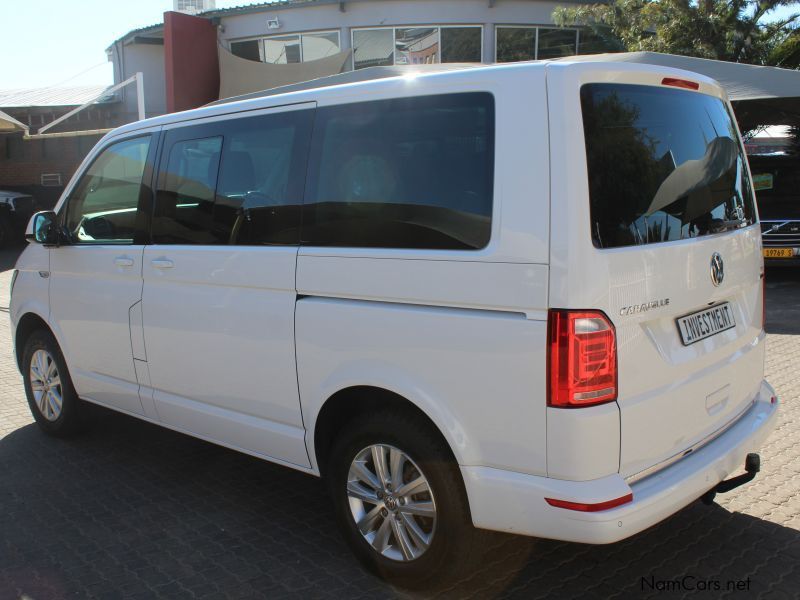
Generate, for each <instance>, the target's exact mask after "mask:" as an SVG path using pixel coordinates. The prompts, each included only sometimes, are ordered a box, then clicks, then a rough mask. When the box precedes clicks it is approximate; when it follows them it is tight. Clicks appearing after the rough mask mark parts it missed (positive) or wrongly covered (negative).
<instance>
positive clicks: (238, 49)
mask: <svg viewBox="0 0 800 600" xmlns="http://www.w3.org/2000/svg"><path fill="white" fill-rule="evenodd" d="M231 52H232V53H233V54H235V55H236V56H239V57H241V58H246V59H247V60H259V61H260V60H261V42H260V41H259V40H247V41H245V42H231Z"/></svg>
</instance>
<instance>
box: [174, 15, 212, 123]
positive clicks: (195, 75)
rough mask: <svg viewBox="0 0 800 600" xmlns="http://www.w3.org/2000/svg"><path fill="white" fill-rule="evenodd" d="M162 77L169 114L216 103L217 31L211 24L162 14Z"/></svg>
mask: <svg viewBox="0 0 800 600" xmlns="http://www.w3.org/2000/svg"><path fill="white" fill-rule="evenodd" d="M164 75H165V77H166V80H167V81H166V84H167V86H166V87H167V110H168V111H169V112H176V111H179V110H188V109H190V108H197V107H198V106H202V105H203V104H206V103H208V102H212V101H214V100H218V99H219V56H218V55H217V28H216V27H215V26H214V25H212V24H211V21H209V20H208V19H204V18H202V17H193V16H191V15H185V14H183V13H178V12H172V11H170V12H165V13H164Z"/></svg>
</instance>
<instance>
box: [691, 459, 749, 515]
mask: <svg viewBox="0 0 800 600" xmlns="http://www.w3.org/2000/svg"><path fill="white" fill-rule="evenodd" d="M744 470H745V471H746V473H743V474H741V475H737V476H736V477H731V478H730V479H726V480H725V481H720V482H719V483H718V484H717V485H716V487H714V488H712V489H710V490H708V491H707V492H706V493H705V494H703V495H702V496H701V497H700V500H702V501H703V504H712V503H713V502H714V497H715V496H716V495H717V494H724V493H725V492H730V491H731V490H732V489H734V488H737V487H739V486H740V485H744V484H745V483H747V482H749V481H753V479H755V476H756V473H758V472H759V471H760V470H761V457H760V456H759V455H758V454H755V453H751V454H748V455H747V458H745V459H744Z"/></svg>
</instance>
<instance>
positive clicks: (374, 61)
mask: <svg viewBox="0 0 800 600" xmlns="http://www.w3.org/2000/svg"><path fill="white" fill-rule="evenodd" d="M393 64H394V30H393V29H361V30H359V31H354V32H353V66H354V68H356V69H364V68H366V67H386V66H391V65H393Z"/></svg>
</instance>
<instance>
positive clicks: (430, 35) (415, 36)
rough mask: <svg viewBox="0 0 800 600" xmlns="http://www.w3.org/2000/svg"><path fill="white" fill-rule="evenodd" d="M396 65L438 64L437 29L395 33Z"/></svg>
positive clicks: (419, 29) (418, 29)
mask: <svg viewBox="0 0 800 600" xmlns="http://www.w3.org/2000/svg"><path fill="white" fill-rule="evenodd" d="M394 39H395V54H394V58H395V64H396V65H429V64H434V63H438V62H439V29H438V28H436V27H415V28H408V29H397V30H396V31H395V38H394Z"/></svg>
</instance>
